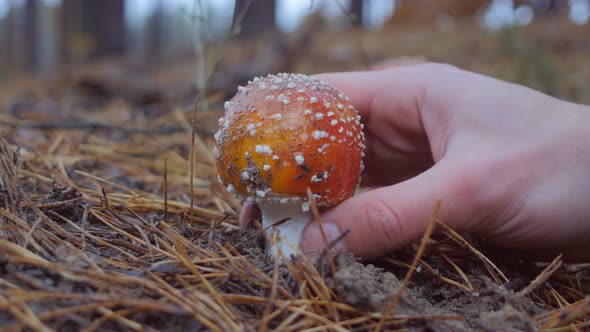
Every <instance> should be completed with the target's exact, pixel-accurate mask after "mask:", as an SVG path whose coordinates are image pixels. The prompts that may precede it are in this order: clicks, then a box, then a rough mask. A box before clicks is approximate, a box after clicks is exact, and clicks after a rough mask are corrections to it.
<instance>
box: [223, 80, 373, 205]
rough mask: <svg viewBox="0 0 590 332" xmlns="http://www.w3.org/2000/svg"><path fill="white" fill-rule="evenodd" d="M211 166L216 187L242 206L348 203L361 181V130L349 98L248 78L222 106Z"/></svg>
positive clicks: (308, 83) (324, 89)
mask: <svg viewBox="0 0 590 332" xmlns="http://www.w3.org/2000/svg"><path fill="white" fill-rule="evenodd" d="M225 111H226V112H225V115H224V117H222V118H221V119H219V127H220V128H219V131H218V132H217V134H216V135H215V139H216V142H217V147H216V151H215V153H216V160H217V170H218V173H219V179H220V181H221V183H222V184H223V185H224V186H225V187H226V189H227V190H228V191H230V192H233V193H235V194H236V195H238V196H241V197H243V198H252V199H255V200H256V201H259V202H260V201H262V200H264V201H266V202H273V203H287V202H291V203H292V202H301V203H302V206H303V209H304V210H305V209H306V208H308V203H307V188H310V189H311V192H312V193H313V195H314V199H315V201H316V202H317V204H318V206H320V207H329V206H333V205H336V204H338V203H340V202H341V201H343V200H344V199H346V198H348V197H350V196H352V194H353V193H354V190H355V189H356V186H357V185H358V182H359V179H360V173H361V171H362V167H363V166H362V157H363V150H364V147H365V146H364V135H363V132H362V128H363V125H362V124H361V123H360V116H359V115H358V113H357V112H356V110H355V109H354V107H353V106H352V105H351V104H350V103H349V101H348V98H347V97H345V96H344V95H343V94H342V93H341V92H339V91H338V90H336V89H335V88H334V87H332V86H330V85H329V84H327V83H325V82H322V81H320V80H316V79H312V78H310V77H308V76H306V75H302V74H278V75H268V76H266V77H264V78H258V77H257V78H255V79H254V80H253V81H252V82H249V84H248V85H246V86H245V87H240V88H238V92H237V94H236V95H235V96H234V97H233V98H232V99H231V100H230V101H228V102H226V103H225Z"/></svg>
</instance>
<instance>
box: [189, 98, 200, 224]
mask: <svg viewBox="0 0 590 332" xmlns="http://www.w3.org/2000/svg"><path fill="white" fill-rule="evenodd" d="M198 101H199V97H198V96H197V97H195V106H194V108H193V123H192V132H191V151H190V156H189V172H190V179H189V183H190V189H189V190H190V208H189V220H193V206H194V203H195V188H194V187H195V186H194V181H195V179H194V177H195V136H196V135H197V130H196V126H197V110H198V107H199V106H198Z"/></svg>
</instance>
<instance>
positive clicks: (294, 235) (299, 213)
mask: <svg viewBox="0 0 590 332" xmlns="http://www.w3.org/2000/svg"><path fill="white" fill-rule="evenodd" d="M258 207H259V208H260V211H261V212H262V226H263V227H264V229H266V230H267V232H268V233H269V234H272V233H273V232H278V233H279V237H278V239H277V247H274V246H273V245H272V242H271V241H268V243H267V246H266V249H267V251H268V252H269V253H270V254H271V255H272V256H274V255H276V253H277V249H279V250H281V251H282V252H283V255H285V257H287V258H290V257H291V255H297V254H298V252H297V251H295V250H294V249H293V248H291V247H294V248H295V247H299V244H300V243H301V237H302V235H303V230H304V229H305V226H306V225H307V223H308V222H309V221H310V220H311V217H312V215H311V212H309V211H307V212H303V210H302V209H301V202H298V203H295V202H291V203H271V202H265V201H262V202H259V203H258ZM287 218H289V220H287V221H284V222H280V221H281V220H285V219H287ZM277 223H278V224H277ZM287 243H289V244H290V246H289V245H288V244H287Z"/></svg>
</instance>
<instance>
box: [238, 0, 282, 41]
mask: <svg viewBox="0 0 590 332" xmlns="http://www.w3.org/2000/svg"><path fill="white" fill-rule="evenodd" d="M275 11H276V3H275V0H236V4H235V7H234V21H233V24H234V29H233V30H234V33H236V32H238V33H239V35H240V36H244V37H252V36H255V35H257V34H261V33H264V32H267V31H274V30H275V29H276V23H275Z"/></svg>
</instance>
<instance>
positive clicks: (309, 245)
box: [301, 223, 348, 256]
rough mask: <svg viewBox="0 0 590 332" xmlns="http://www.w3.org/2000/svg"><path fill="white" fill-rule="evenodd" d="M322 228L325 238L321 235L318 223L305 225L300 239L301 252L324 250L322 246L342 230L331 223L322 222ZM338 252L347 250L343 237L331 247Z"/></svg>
mask: <svg viewBox="0 0 590 332" xmlns="http://www.w3.org/2000/svg"><path fill="white" fill-rule="evenodd" d="M322 228H323V229H324V234H325V235H326V240H324V237H323V236H322V233H321V231H320V226H319V225H318V224H312V225H309V226H307V228H306V229H305V232H304V234H303V241H301V248H302V249H303V252H304V253H305V254H308V255H312V256H313V255H314V254H318V253H319V252H320V251H322V250H324V248H325V247H326V246H327V245H328V244H330V243H332V241H334V240H336V239H337V238H338V237H339V236H340V235H342V232H341V231H340V229H339V228H338V226H336V225H335V224H333V223H323V224H322ZM332 249H333V250H335V251H336V252H338V253H343V252H347V251H348V249H347V248H346V243H345V242H344V239H340V241H338V242H337V243H336V244H335V245H334V247H332Z"/></svg>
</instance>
